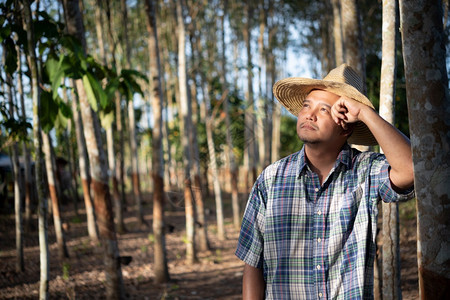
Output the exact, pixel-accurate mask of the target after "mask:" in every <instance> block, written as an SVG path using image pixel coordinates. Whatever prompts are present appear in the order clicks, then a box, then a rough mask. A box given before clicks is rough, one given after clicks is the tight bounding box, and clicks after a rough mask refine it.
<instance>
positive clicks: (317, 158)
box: [305, 144, 342, 184]
mask: <svg viewBox="0 0 450 300" xmlns="http://www.w3.org/2000/svg"><path fill="white" fill-rule="evenodd" d="M341 149H342V146H340V147H333V146H331V147H324V146H323V145H320V144H306V145H305V155H306V158H307V161H308V165H309V167H310V168H311V170H312V171H313V172H314V173H316V174H317V175H318V176H319V180H320V184H323V181H324V179H325V178H326V177H327V176H328V174H329V173H330V171H331V169H332V168H333V166H334V164H335V162H336V159H337V157H338V155H339V152H340V151H341Z"/></svg>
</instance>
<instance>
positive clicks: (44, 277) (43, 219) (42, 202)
mask: <svg viewBox="0 0 450 300" xmlns="http://www.w3.org/2000/svg"><path fill="white" fill-rule="evenodd" d="M22 17H23V29H24V30H25V32H26V33H27V46H28V61H29V68H30V72H31V86H32V90H31V92H32V99H33V142H34V150H35V177H36V186H37V198H38V199H37V200H38V228H39V254H40V282H39V299H41V300H42V299H48V296H49V295H48V282H49V271H50V261H49V248H48V221H47V210H48V204H47V198H46V197H45V192H44V186H43V185H44V177H43V165H42V163H43V161H44V159H43V155H42V140H41V136H40V134H41V132H40V131H41V121H40V118H39V113H38V112H39V107H40V101H41V99H40V98H41V97H40V88H39V72H38V66H37V58H36V52H35V41H34V34H33V33H34V28H33V20H32V17H31V8H30V2H29V0H24V1H23V7H22Z"/></svg>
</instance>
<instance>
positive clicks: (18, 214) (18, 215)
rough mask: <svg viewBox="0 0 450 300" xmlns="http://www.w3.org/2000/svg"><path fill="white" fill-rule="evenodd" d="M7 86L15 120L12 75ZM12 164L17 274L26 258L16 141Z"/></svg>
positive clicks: (12, 116) (12, 149) (11, 110)
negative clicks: (24, 253)
mask: <svg viewBox="0 0 450 300" xmlns="http://www.w3.org/2000/svg"><path fill="white" fill-rule="evenodd" d="M3 51H4V52H3V54H4V56H5V57H6V51H7V50H6V47H5V48H3ZM6 84H7V86H8V99H9V111H10V118H11V119H15V116H14V112H15V109H14V100H13V89H12V78H11V75H9V74H6ZM11 162H12V172H13V178H14V216H15V218H14V219H15V225H16V255H17V257H16V272H23V271H24V270H25V268H24V263H23V261H24V258H23V224H22V190H21V188H20V187H21V186H22V182H21V178H22V176H21V174H20V164H19V147H18V146H17V142H16V141H14V142H13V143H12V145H11Z"/></svg>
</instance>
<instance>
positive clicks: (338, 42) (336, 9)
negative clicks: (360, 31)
mask: <svg viewBox="0 0 450 300" xmlns="http://www.w3.org/2000/svg"><path fill="white" fill-rule="evenodd" d="M331 5H332V7H333V37H334V57H335V60H336V65H337V66H340V65H342V64H343V63H344V62H345V61H344V57H345V55H344V51H345V49H344V47H343V43H342V40H343V32H342V23H341V20H342V6H341V0H331Z"/></svg>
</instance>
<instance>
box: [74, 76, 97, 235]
mask: <svg viewBox="0 0 450 300" xmlns="http://www.w3.org/2000/svg"><path fill="white" fill-rule="evenodd" d="M72 86H73V88H74V89H75V88H76V85H75V81H73V83H72ZM78 103H79V99H78V94H76V93H75V92H74V90H73V89H72V111H73V120H74V124H75V134H76V137H77V150H78V164H79V168H80V178H81V187H82V189H83V199H84V206H85V209H86V220H87V229H88V234H89V237H90V239H91V241H93V242H97V241H98V228H97V223H96V220H95V210H94V204H93V200H92V197H91V191H90V182H91V178H90V175H89V159H88V154H87V148H86V140H85V138H84V133H83V131H84V130H83V123H82V121H81V112H80V109H79V106H78Z"/></svg>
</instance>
